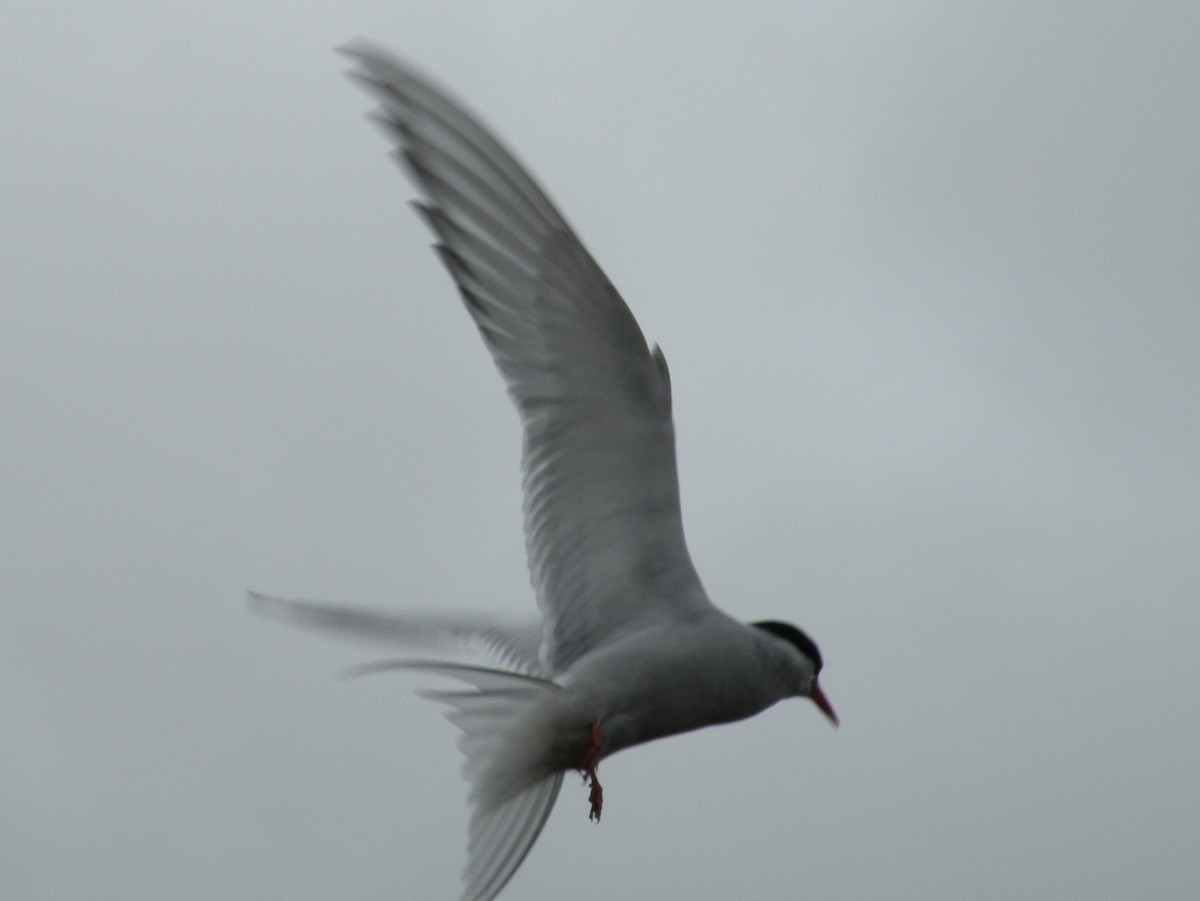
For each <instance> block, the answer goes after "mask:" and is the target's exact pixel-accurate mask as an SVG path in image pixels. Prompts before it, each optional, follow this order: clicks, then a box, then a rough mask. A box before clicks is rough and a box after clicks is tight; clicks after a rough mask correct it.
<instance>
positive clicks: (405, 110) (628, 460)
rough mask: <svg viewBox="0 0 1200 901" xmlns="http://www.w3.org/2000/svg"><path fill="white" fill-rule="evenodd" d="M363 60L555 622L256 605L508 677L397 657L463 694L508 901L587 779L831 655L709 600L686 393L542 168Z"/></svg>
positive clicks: (489, 889) (475, 824) (480, 827)
mask: <svg viewBox="0 0 1200 901" xmlns="http://www.w3.org/2000/svg"><path fill="white" fill-rule="evenodd" d="M347 52H348V54H349V55H350V56H351V57H352V58H353V59H354V60H355V61H356V63H357V64H358V68H357V69H356V70H355V71H354V73H353V74H354V75H355V77H356V78H358V79H359V80H360V81H362V82H363V84H364V85H365V86H366V87H367V88H368V90H370V91H371V92H372V93H373V94H374V95H375V96H376V97H377V98H378V99H379V101H380V104H381V106H380V110H379V117H378V118H379V120H380V122H381V124H382V126H383V128H384V130H385V132H386V133H387V134H389V135H390V136H391V137H392V138H394V139H395V140H396V142H397V145H398V150H397V155H398V156H399V157H400V158H401V159H402V160H403V162H404V163H405V164H406V166H407V168H408V170H409V172H410V174H411V175H412V177H413V179H414V181H415V182H416V183H417V185H418V186H419V188H420V189H421V191H422V193H423V194H424V195H425V198H424V202H422V203H420V204H418V205H417V209H418V210H419V211H420V212H421V213H422V215H423V216H424V217H425V219H426V221H427V222H428V223H429V225H430V227H431V228H432V229H433V231H434V232H435V233H436V234H437V236H438V238H439V243H438V245H437V250H438V253H439V254H440V256H441V258H442V261H443V263H444V264H445V265H446V268H447V269H448V270H449V272H450V274H451V276H452V277H453V279H454V281H455V282H456V284H457V285H458V288H459V291H460V293H461V295H462V297H463V300H464V302H465V304H466V307H467V310H468V312H469V313H470V314H471V316H472V318H473V319H474V320H475V323H476V325H477V327H478V328H479V331H480V333H481V334H482V336H483V338H484V342H485V344H486V345H487V347H488V349H489V350H490V351H491V354H492V357H493V359H494V361H495V363H496V365H497V367H498V368H499V369H500V372H501V374H502V375H503V376H504V379H505V382H506V383H507V386H508V390H509V394H510V395H511V396H512V398H513V400H514V402H515V403H516V406H517V409H518V411H519V413H520V416H521V421H522V425H523V431H524V448H523V455H522V470H523V474H524V482H523V484H524V493H525V534H526V545H527V552H528V559H529V569H530V574H531V577H532V581H533V585H534V590H535V593H536V596H537V601H538V607H539V609H540V613H541V616H540V618H539V619H538V620H530V621H526V622H520V623H507V622H501V621H499V620H497V619H494V618H491V617H486V616H470V615H449V614H445V613H440V612H439V613H427V614H403V613H395V614H393V613H376V612H370V611H362V610H355V609H353V608H344V607H337V606H330V605H326V604H319V603H314V602H309V601H289V600H283V599H279V598H270V597H266V596H263V595H256V594H252V595H251V596H250V601H251V606H252V608H253V609H255V610H256V611H258V612H260V613H263V614H266V615H268V616H273V617H276V618H279V619H284V620H288V621H291V622H296V623H299V624H301V625H308V626H312V627H315V628H321V629H326V630H332V631H340V632H344V633H348V634H355V635H360V636H366V637H370V638H374V639H377V640H384V641H388V642H391V643H395V644H399V645H402V646H405V647H409V648H425V649H437V650H448V651H455V652H468V653H473V654H476V655H478V656H482V657H484V658H486V659H487V660H489V661H490V662H491V663H493V664H495V665H494V666H488V667H485V666H475V665H466V664H462V663H447V662H439V661H428V660H403V661H388V662H385V663H382V664H372V665H368V666H367V667H363V668H362V669H363V670H364V671H375V670H381V669H391V668H404V669H423V670H425V671H429V672H433V673H437V674H440V675H444V676H448V677H450V678H452V679H455V680H458V681H459V682H461V683H465V684H466V686H467V687H466V688H465V689H461V688H460V689H455V690H438V691H427V692H424V693H423V694H425V695H426V696H428V697H431V698H434V699H436V700H438V701H441V702H443V703H445V704H446V705H448V706H449V708H450V710H449V712H448V714H447V716H448V718H449V719H450V720H451V721H452V722H454V723H455V725H457V726H458V727H459V728H460V729H461V730H462V732H463V735H462V737H461V739H460V742H459V747H460V749H461V750H462V751H463V753H464V754H465V755H466V764H465V766H464V775H465V777H466V779H467V781H468V782H469V784H470V794H469V801H470V804H471V810H472V813H471V824H470V839H469V846H468V863H467V867H466V870H465V872H464V874H463V879H464V883H465V889H464V894H463V898H464V899H487V898H493V897H495V895H496V894H498V893H499V892H500V890H501V889H503V887H504V885H505V884H506V883H507V881H508V880H509V879H510V878H511V877H512V875H513V873H514V872H515V871H516V869H517V867H518V866H519V865H520V863H521V861H522V860H523V859H524V857H525V855H526V853H528V851H529V849H530V848H531V847H532V845H533V843H534V841H535V840H536V838H537V836H538V834H539V833H540V831H541V828H542V826H543V825H544V823H545V820H546V817H547V816H548V815H549V813H550V810H551V808H552V807H553V805H554V801H555V799H556V798H557V795H558V791H559V788H560V787H561V784H562V779H563V774H564V773H565V772H568V771H570V770H579V771H580V772H582V773H584V775H585V776H586V777H587V778H588V780H589V781H590V783H591V786H592V792H591V815H592V817H593V818H594V819H599V815H600V811H601V805H602V801H603V795H602V794H601V790H600V785H599V781H598V779H597V766H598V765H599V763H600V761H601V760H602V759H603V758H604V757H607V756H609V755H611V754H614V753H616V752H617V751H620V750H623V749H625V748H629V747H632V746H634V745H638V744H641V743H644V742H647V741H651V740H653V739H657V738H663V737H666V736H670V735H676V734H679V733H682V732H688V731H691V730H694V729H699V728H702V727H704V726H710V725H715V724H718V723H725V722H731V721H734V720H739V719H744V718H746V717H749V716H753V715H754V714H756V713H758V712H760V711H762V710H764V709H766V708H767V707H770V706H771V705H772V704H774V703H776V702H777V701H780V700H782V699H784V698H788V697H797V696H799V697H809V698H811V699H812V700H813V701H814V702H815V703H816V704H817V706H818V707H819V708H820V709H821V710H822V712H824V713H825V715H826V716H828V717H829V718H830V719H831V720H832V721H833V722H834V723H835V724H836V722H837V719H836V717H835V716H834V714H833V710H832V708H831V707H830V706H829V703H828V702H827V701H826V700H825V697H824V695H823V694H822V693H821V690H820V688H819V687H818V684H817V675H818V673H819V672H820V669H821V665H822V661H821V655H820V652H819V651H818V650H817V647H816V645H815V644H814V643H813V642H812V640H811V639H809V638H808V636H806V635H805V634H804V633H803V632H801V631H800V630H799V629H796V628H795V627H794V626H789V625H786V624H783V623H778V622H771V621H768V622H761V623H752V624H745V623H741V622H738V621H736V620H734V619H732V618H731V617H729V616H728V615H726V614H725V613H723V612H722V611H721V610H719V609H718V608H717V607H715V606H714V605H713V604H712V603H711V602H710V601H709V599H708V596H707V594H706V593H705V591H704V588H703V586H702V585H701V583H700V579H699V577H698V576H697V574H696V571H695V569H694V567H693V566H692V562H691V558H690V556H689V554H688V551H687V546H686V543H685V541H684V536H683V524H682V518H681V515H680V505H679V487H678V477H677V474H676V468H675V434H674V426H673V423H672V418H671V383H670V377H669V374H668V370H667V364H666V359H665V357H664V356H663V354H662V352H661V351H659V350H658V348H654V349H651V348H650V347H649V346H648V345H647V344H646V341H645V339H644V338H643V336H642V333H641V330H640V329H639V328H638V325H637V322H636V321H635V320H634V318H633V316H632V314H631V313H630V312H629V309H628V307H626V305H625V303H624V301H623V300H622V299H621V297H620V295H618V294H617V292H616V289H615V288H613V286H612V285H611V284H610V283H609V281H608V279H607V278H606V277H605V276H604V273H603V272H602V271H601V269H600V268H599V266H598V265H597V264H596V263H595V261H594V260H593V259H592V258H591V256H590V255H589V254H588V253H587V251H586V250H585V249H584V247H583V245H582V244H581V243H580V242H579V240H578V238H577V237H576V236H575V234H574V232H573V231H572V230H571V228H570V227H569V226H568V225H567V223H566V222H565V220H563V218H562V217H561V215H560V214H559V213H558V212H557V210H556V209H555V208H554V206H553V204H552V203H551V202H550V201H549V199H548V198H547V197H546V196H545V194H544V193H543V192H542V191H541V189H540V188H539V187H538V186H537V185H536V184H535V183H534V181H533V180H532V178H530V176H529V175H528V174H527V173H526V171H525V170H524V168H523V167H521V166H520V164H519V163H517V162H516V160H515V159H514V158H513V157H512V156H511V154H509V153H508V151H507V150H505V149H504V147H503V146H501V145H500V143H499V142H498V141H497V140H496V139H495V138H494V137H493V136H492V135H491V133H490V132H488V131H487V130H486V129H485V128H484V127H483V126H482V125H480V124H479V123H478V121H477V120H476V119H475V118H474V117H473V116H471V115H470V114H469V113H468V112H466V111H465V110H464V109H463V108H462V107H461V106H460V105H459V104H458V103H457V102H455V101H454V100H452V99H451V98H450V97H449V96H448V95H447V94H445V93H444V92H443V91H441V90H440V89H438V88H436V87H434V86H433V85H432V84H431V83H429V82H428V81H427V80H426V79H425V78H424V77H423V76H421V75H419V74H418V73H416V72H415V71H413V70H412V69H411V68H409V67H408V66H406V65H405V64H404V63H402V62H400V61H398V60H396V59H394V58H393V57H391V56H390V55H388V54H387V53H385V52H383V51H381V50H378V49H376V48H373V47H368V46H357V47H355V48H353V49H351V50H349V51H347Z"/></svg>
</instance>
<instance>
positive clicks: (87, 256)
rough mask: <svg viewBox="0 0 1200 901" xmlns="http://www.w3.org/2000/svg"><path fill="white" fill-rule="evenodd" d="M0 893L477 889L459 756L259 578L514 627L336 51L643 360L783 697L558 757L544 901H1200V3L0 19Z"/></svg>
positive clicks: (514, 479)
mask: <svg viewBox="0 0 1200 901" xmlns="http://www.w3.org/2000/svg"><path fill="white" fill-rule="evenodd" d="M5 10H6V11H5V13H4V14H3V22H2V25H3V27H0V112H2V113H3V126H2V128H3V138H2V139H0V146H2V147H3V166H2V167H0V247H2V250H0V257H2V262H0V415H2V417H3V429H2V430H0V478H2V482H0V510H2V511H3V516H2V517H0V604H2V605H3V607H2V609H3V613H4V627H3V629H2V630H0V896H2V897H4V898H14V899H63V898H113V899H116V898H121V899H127V898H172V899H231V898H236V899H273V898H274V899H284V898H287V899H326V898H355V899H367V898H380V899H382V898H433V897H452V896H453V895H454V893H455V891H456V888H457V874H458V870H459V867H460V865H461V862H462V860H463V854H464V845H465V821H466V808H465V804H464V802H463V788H462V786H461V784H460V782H459V778H458V772H457V771H458V757H457V752H455V750H454V748H453V744H452V742H453V735H454V732H453V729H452V727H450V726H449V725H448V724H447V723H445V722H444V721H442V720H441V719H440V717H439V715H438V711H437V710H436V708H434V707H432V706H430V705H428V704H425V703H423V702H421V701H419V700H418V699H416V698H414V697H413V696H412V694H411V691H410V688H411V680H407V681H406V679H405V678H403V677H378V678H374V679H364V680H357V681H343V680H340V679H339V678H338V677H337V675H336V673H337V670H338V669H339V668H340V667H343V666H346V665H349V664H354V663H359V662H363V661H365V660H371V659H376V657H377V656H378V655H377V653H376V652H375V651H373V650H371V649H369V648H364V647H361V646H355V645H348V644H342V643H338V642H336V641H333V640H330V639H327V638H323V637H319V636H310V635H306V634H304V633H300V632H295V631H292V630H288V629H286V628H283V627H281V626H277V625H275V624H271V623H266V622H261V621H257V620H254V619H252V618H250V617H249V616H247V614H246V613H245V611H244V607H243V600H242V592H243V590H244V589H245V588H248V587H252V588H256V589H259V590H262V591H267V592H272V593H280V594H286V595H300V596H309V597H321V598H327V599H345V600H350V601H355V602H358V603H363V604H370V605H375V606H384V607H388V606H391V607H401V606H408V607H445V608H447V609H449V608H478V609H495V610H502V611H518V610H523V609H529V608H530V606H531V604H532V600H531V593H530V590H529V588H528V582H527V577H526V574H525V571H524V558H523V550H522V539H521V533H520V523H521V520H520V515H519V494H518V475H517V457H518V431H517V424H516V418H515V416H514V415H513V413H512V411H511V409H510V408H509V406H508V404H507V401H506V400H505V398H504V396H503V392H502V389H501V386H500V381H499V379H498V377H497V376H496V374H495V373H494V372H493V371H492V368H491V364H490V362H489V360H488V359H487V355H486V353H485V352H484V350H483V348H482V347H481V346H480V342H479V340H478V337H477V336H476V335H475V334H474V333H473V330H472V328H471V327H470V323H469V321H468V319H467V317H466V316H465V315H464V313H463V311H462V310H461V309H460V308H459V306H458V303H457V300H456V297H455V294H454V292H453V290H452V288H451V285H450V282H449V279H448V278H447V277H446V276H445V275H444V273H443V272H442V271H441V270H440V268H439V266H438V264H437V262H436V260H435V258H434V256H433V254H432V253H431V252H430V251H429V250H428V244H429V238H428V236H427V235H426V234H425V232H424V230H423V229H422V227H421V225H420V224H419V223H418V221H417V220H416V218H415V217H414V216H413V215H412V214H411V212H410V211H409V210H407V209H406V207H405V201H406V199H408V198H409V197H411V196H412V191H411V189H410V187H409V186H408V185H407V184H406V183H405V182H404V180H403V179H402V178H401V177H400V175H399V174H398V173H397V172H396V171H395V170H394V168H393V167H392V166H391V164H390V163H389V162H388V160H387V159H386V157H385V146H384V143H383V141H382V140H381V138H380V137H379V135H377V134H376V133H375V132H374V130H373V129H372V128H371V127H369V126H368V125H367V124H365V123H364V122H363V121H362V119H361V117H360V113H361V112H362V111H364V110H366V109H367V108H368V106H369V102H368V100H367V98H366V97H365V96H364V95H362V94H361V93H360V92H359V91H358V90H357V89H356V88H355V87H354V86H353V85H352V84H350V83H349V82H347V81H346V80H345V79H343V78H342V77H341V76H340V74H339V72H340V70H341V69H342V68H343V64H342V62H341V61H339V60H338V59H337V58H335V57H334V56H333V54H332V53H331V52H330V48H332V47H333V46H335V45H336V44H339V43H341V42H342V41H344V40H347V39H349V38H352V37H355V36H358V35H366V36H370V37H372V38H375V39H378V40H380V41H383V42H385V43H388V44H390V45H392V46H394V47H396V48H397V49H398V50H400V51H401V52H403V53H404V54H405V55H407V56H409V57H410V58H411V59H413V60H414V61H416V62H418V63H419V64H421V65H423V66H425V67H426V68H427V69H428V70H430V71H431V72H433V73H434V74H435V75H436V76H437V77H438V78H440V79H441V80H443V81H444V82H445V83H447V84H449V85H451V86H452V87H453V88H454V89H455V90H456V91H457V92H458V93H459V94H460V95H461V96H463V97H465V98H467V99H468V100H469V102H470V103H471V105H472V106H473V107H474V108H475V109H477V110H479V111H481V112H482V113H483V114H484V116H485V117H486V118H487V119H488V120H489V121H490V122H492V123H493V124H495V125H496V127H497V129H498V130H499V131H500V133H501V134H503V135H504V136H505V137H506V138H507V139H508V141H509V142H510V143H511V144H512V145H513V146H514V147H515V148H516V149H517V151H518V153H519V154H520V155H521V157H522V158H523V159H524V160H525V161H526V162H527V163H529V164H530V166H531V168H532V169H533V170H534V171H535V172H536V173H537V175H538V176H539V178H540V179H541V180H542V181H543V183H544V184H545V185H546V186H547V188H548V189H549V191H550V193H551V194H552V195H553V196H554V197H555V199H556V200H557V201H558V202H559V204H560V205H561V207H562V208H563V210H564V212H565V213H566V215H567V216H568V217H569V218H570V219H571V221H572V222H573V223H574V224H575V226H576V227H577V229H578V230H579V231H580V233H581V235H582V236H583V238H584V240H585V242H586V243H587V244H588V246H589V247H590V249H591V250H592V252H593V253H594V254H595V256H596V257H597V258H598V259H599V260H600V261H601V263H602V264H603V265H604V266H605V267H606V269H607V271H608V272H609V274H610V276H611V277H612V279H613V280H614V282H615V283H616V284H617V286H618V287H619V288H620V289H621V290H622V292H623V294H624V295H625V297H626V299H627V300H628V301H629V303H630V305H631V306H632V307H633V309H634V312H635V314H636V315H637V316H638V318H639V320H640V321H641V323H642V325H643V328H644V329H645V331H646V333H647V335H648V337H649V338H650V339H651V340H656V341H659V342H661V343H662V345H663V347H664V349H665V351H666V353H667V355H668V358H669V359H670V361H671V365H672V372H673V375H674V380H675V394H676V411H677V426H678V433H679V441H680V447H679V457H680V469H681V478H682V483H683V485H682V487H683V495H684V514H685V520H686V525H687V530H688V536H689V541H690V545H691V548H692V553H693V556H694V558H695V559H696V562H697V566H698V567H699V569H700V572H701V575H702V577H703V578H704V579H705V582H706V585H707V587H708V589H709V591H710V593H711V594H712V596H713V597H714V598H715V599H716V600H717V601H718V602H719V603H721V604H722V605H723V606H725V607H726V609H728V610H730V611H731V612H732V613H734V614H736V615H738V616H741V617H744V618H746V619H756V618H764V617H772V618H781V619H789V620H794V621H796V622H798V623H800V624H801V625H802V626H803V627H804V628H805V629H806V630H808V631H810V632H811V634H813V635H814V636H815V637H816V639H817V640H818V642H820V644H821V646H822V649H823V650H824V652H825V655H826V658H827V660H828V665H827V669H826V673H825V678H824V684H825V687H826V690H827V692H828V694H829V696H830V698H831V700H832V701H833V703H834V704H835V705H836V707H837V709H838V712H839V713H840V714H841V717H842V720H843V723H844V725H843V727H842V729H841V730H839V731H837V732H835V731H833V730H831V729H830V728H829V727H828V724H827V723H825V721H824V720H823V719H822V718H821V717H820V716H819V715H818V714H817V712H816V711H815V710H814V709H812V708H811V706H810V705H807V704H799V703H788V704H783V705H780V706H779V707H777V708H775V709H773V710H771V711H768V712H767V713H766V714H765V715H763V716H760V717H758V718H756V719H754V720H751V721H749V722H746V723H742V724H738V725H736V726H733V727H726V728H720V729H712V730H707V731H703V732H700V733H696V734H694V735H690V736H685V737H681V738H676V739H672V740H670V741H665V742H661V743H658V744H653V745H649V746H646V747H644V748H640V749H635V750H634V751H631V752H629V753H627V754H622V755H618V756H617V757H615V758H613V759H612V760H610V761H608V762H606V763H605V766H604V768H603V771H604V776H605V780H604V784H605V788H606V790H607V802H608V803H607V805H606V807H605V814H604V822H603V823H602V824H601V825H600V826H599V827H596V826H593V825H591V824H589V823H588V822H587V816H586V814H587V810H586V807H587V805H586V800H585V798H586V793H585V791H584V790H583V789H582V788H580V787H579V786H578V785H577V784H575V783H574V782H573V781H572V780H568V783H567V785H566V788H565V790H564V793H563V796H562V798H561V800H560V802H559V806H558V809H556V811H555V813H554V815H553V816H552V818H551V820H550V823H549V825H548V827H547V829H546V832H545V834H544V836H543V837H542V839H541V841H540V842H539V844H538V845H537V847H536V848H535V849H534V851H533V853H532V855H531V857H530V859H529V860H528V862H527V863H526V865H525V867H524V868H523V869H522V870H521V872H520V873H519V874H518V876H517V878H516V880H515V881H514V883H513V884H512V887H511V891H510V895H511V896H512V897H514V898H547V899H549V898H563V897H572V898H581V899H583V898H626V897H641V898H651V897H653V898H660V899H664V901H665V899H682V898H733V897H745V898H755V899H791V898H812V899H817V898H820V899H898V898H899V899H910V898H911V899H961V898H994V899H1010V898H1011V899H1017V898H1021V899H1025V898H1081V899H1082V898H1087V899H1095V898H1107V899H1120V898H1133V897H1137V898H1184V897H1193V896H1194V895H1195V893H1196V892H1197V890H1198V887H1200V874H1198V870H1200V863H1198V862H1197V860H1198V858H1197V847H1198V846H1200V841H1198V839H1200V823H1198V819H1200V768H1198V767H1197V765H1196V760H1197V751H1198V748H1197V745H1198V737H1200V714H1198V713H1197V710H1198V707H1197V698H1198V689H1200V675H1198V674H1197V665H1196V654H1195V651H1196V647H1197V643H1198V641H1200V612H1198V610H1197V593H1198V592H1197V589H1198V588H1200V565H1198V556H1200V555H1198V554H1197V538H1198V536H1200V512H1198V511H1200V487H1198V484H1197V472H1198V467H1197V452H1196V447H1197V443H1198V439H1200V404H1198V403H1197V395H1198V390H1200V361H1198V355H1197V343H1198V338H1200V309H1198V305H1197V283H1198V276H1200V271H1198V270H1200V266H1198V263H1197V248H1198V247H1200V175H1198V168H1197V158H1198V151H1200V140H1198V131H1197V130H1198V127H1200V126H1198V123H1200V99H1198V98H1200V90H1198V88H1197V85H1198V84H1200V78H1198V75H1200V63H1198V62H1197V56H1196V47H1197V39H1198V37H1200V12H1198V10H1200V7H1197V5H1196V4H1194V3H1183V2H1180V3H1165V2H1163V3H1154V2H1150V3H1139V4H1132V3H1130V4H1117V3H1105V2H1100V3H1096V2H1089V3H1059V4H1044V3H1032V2H1024V3H1004V4H975V3H963V2H959V3H953V2H916V0H903V2H887V3H884V2H858V3H855V2H846V0H839V2H836V3H832V2H829V3H810V4H793V3H777V4H756V5H752V6H747V5H742V4H721V5H717V4H713V5H711V6H702V5H698V4H694V3H678V2H677V3H656V4H646V3H644V2H612V0H606V2H604V3H572V4H563V3H559V2H532V0H531V2H508V0H495V2H489V3H477V2H465V0H463V2H460V0H444V2H439V3H429V4H413V3H405V2H395V0H392V2H388V3H375V2H342V3H337V4H334V3H324V4H303V3H301V4H295V3H292V4H283V3H267V2H261V0H243V2H238V3H208V4H150V3H132V2H115V3H110V4H79V3H71V2H67V3H60V4H52V5H46V4H43V3H37V4H34V3H31V2H25V0H17V2H15V3H14V2H11V0H10V2H9V3H8V4H6V7H5Z"/></svg>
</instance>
